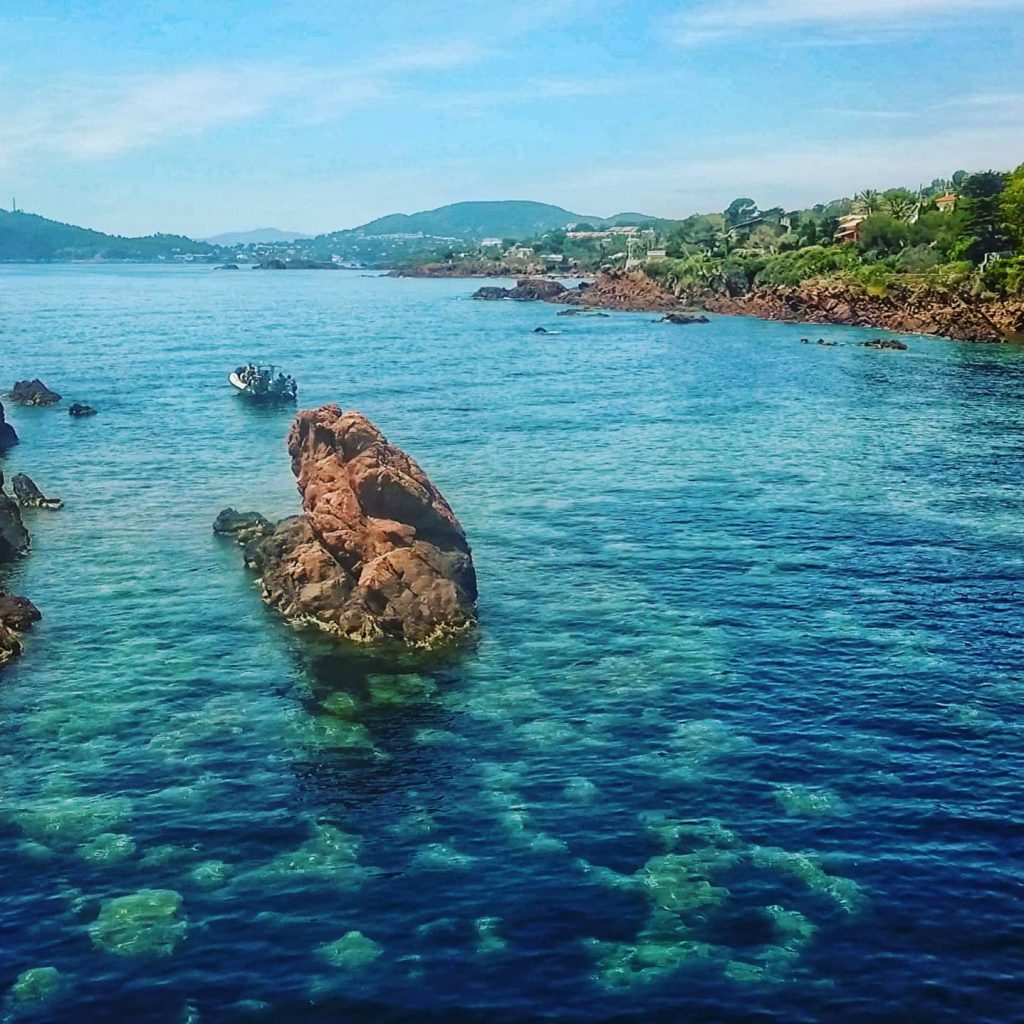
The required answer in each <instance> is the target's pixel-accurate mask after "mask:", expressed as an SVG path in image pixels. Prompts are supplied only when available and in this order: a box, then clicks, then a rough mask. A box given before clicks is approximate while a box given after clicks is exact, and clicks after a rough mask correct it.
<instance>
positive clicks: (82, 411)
mask: <svg viewBox="0 0 1024 1024" xmlns="http://www.w3.org/2000/svg"><path fill="white" fill-rule="evenodd" d="M68 415H69V416H95V415H96V410H95V409H94V408H93V407H92V406H91V405H81V404H80V403H79V402H72V404H71V405H70V406H68Z"/></svg>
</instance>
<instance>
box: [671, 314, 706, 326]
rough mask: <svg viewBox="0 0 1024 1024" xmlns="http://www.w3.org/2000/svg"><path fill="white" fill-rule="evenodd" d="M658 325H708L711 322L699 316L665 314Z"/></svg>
mask: <svg viewBox="0 0 1024 1024" xmlns="http://www.w3.org/2000/svg"><path fill="white" fill-rule="evenodd" d="M658 322H659V323H663V324H684V325H685V324H709V323H711V321H710V320H709V319H708V318H707V317H706V316H703V315H701V314H693V313H666V314H665V315H664V316H663V317H662V318H661V320H660V321H658Z"/></svg>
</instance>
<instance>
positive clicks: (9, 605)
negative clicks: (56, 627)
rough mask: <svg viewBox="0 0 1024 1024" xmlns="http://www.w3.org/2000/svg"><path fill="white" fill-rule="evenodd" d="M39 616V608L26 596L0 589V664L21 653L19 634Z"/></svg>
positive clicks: (4, 663)
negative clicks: (16, 595) (15, 594)
mask: <svg viewBox="0 0 1024 1024" xmlns="http://www.w3.org/2000/svg"><path fill="white" fill-rule="evenodd" d="M40 617H41V616H40V614H39V609H38V608H37V607H36V606H35V605H34V604H33V603H32V602H31V601H30V600H29V599H28V598H27V597H14V596H13V595H12V594H7V593H5V592H4V591H2V590H0V665H6V664H7V662H9V661H10V660H11V659H12V658H16V657H17V656H18V655H19V654H21V634H22V633H24V632H25V630H27V629H31V628H32V624H33V623H35V622H38V621H39V619H40Z"/></svg>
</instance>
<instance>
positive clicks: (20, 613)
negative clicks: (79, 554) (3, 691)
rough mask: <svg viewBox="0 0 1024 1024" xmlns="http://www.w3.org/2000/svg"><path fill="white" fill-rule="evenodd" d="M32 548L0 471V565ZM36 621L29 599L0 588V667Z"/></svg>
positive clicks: (16, 651)
mask: <svg viewBox="0 0 1024 1024" xmlns="http://www.w3.org/2000/svg"><path fill="white" fill-rule="evenodd" d="M31 546H32V545H31V541H30V540H29V535H28V530H26V529H25V524H24V523H23V522H22V519H21V511H20V510H19V508H18V505H17V503H16V502H15V501H14V499H13V498H11V497H10V496H9V495H7V494H6V492H5V491H4V476H3V473H2V472H0V563H4V562H14V561H16V560H17V559H19V558H23V557H24V556H25V555H27V554H28V552H29V549H30V548H31ZM39 618H40V615H39V609H38V608H36V606H35V605H34V604H33V603H32V602H31V601H29V600H28V598H25V597H15V596H14V595H13V594H9V593H8V592H7V590H6V589H5V588H4V587H3V586H0V665H6V664H7V662H9V661H11V660H12V659H13V658H16V657H17V656H18V655H19V654H21V649H22V643H21V635H22V633H24V632H25V630H27V629H31V628H32V625H33V624H34V623H36V622H38V621H39Z"/></svg>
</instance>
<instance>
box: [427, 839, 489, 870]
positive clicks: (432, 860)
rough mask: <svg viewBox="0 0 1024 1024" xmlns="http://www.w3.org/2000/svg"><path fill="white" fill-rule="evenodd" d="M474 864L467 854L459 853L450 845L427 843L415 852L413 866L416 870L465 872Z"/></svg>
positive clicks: (474, 859) (473, 860)
mask: <svg viewBox="0 0 1024 1024" xmlns="http://www.w3.org/2000/svg"><path fill="white" fill-rule="evenodd" d="M474 863H476V858H475V857H471V856H470V855H469V854H468V853H460V852H459V851H458V850H456V849H455V847H454V846H453V845H452V844H451V843H429V844H428V845H426V846H424V847H422V848H421V849H420V850H418V851H417V853H416V856H415V857H414V858H413V864H415V865H416V867H418V868H423V869H434V870H441V871H444V870H449V871H466V870H468V869H469V868H470V867H472V866H473V864H474Z"/></svg>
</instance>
